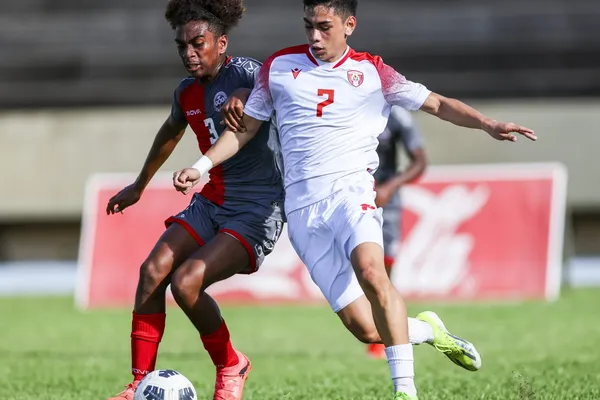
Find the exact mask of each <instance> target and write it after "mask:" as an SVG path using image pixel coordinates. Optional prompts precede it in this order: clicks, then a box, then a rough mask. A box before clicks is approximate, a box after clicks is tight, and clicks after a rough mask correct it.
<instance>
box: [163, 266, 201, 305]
mask: <svg viewBox="0 0 600 400" xmlns="http://www.w3.org/2000/svg"><path fill="white" fill-rule="evenodd" d="M203 270H204V268H203V264H198V262H196V264H195V265H194V266H193V267H192V266H191V265H188V264H185V263H184V264H183V265H182V266H181V267H180V268H178V269H177V270H176V271H175V272H174V273H173V276H172V277H171V292H172V293H173V297H174V298H175V300H176V301H177V302H178V303H179V302H180V301H181V300H184V301H185V300H186V299H188V298H190V297H196V296H198V294H199V293H200V292H202V291H203V287H202V277H203Z"/></svg>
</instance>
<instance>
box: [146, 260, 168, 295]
mask: <svg viewBox="0 0 600 400" xmlns="http://www.w3.org/2000/svg"><path fill="white" fill-rule="evenodd" d="M171 268H172V265H171V263H170V262H169V261H167V260H165V259H162V258H156V257H152V258H148V259H147V260H146V261H144V262H143V263H142V265H141V267H140V282H142V283H143V284H144V286H148V287H151V288H153V289H154V288H156V287H158V286H160V285H161V283H163V282H164V281H165V280H166V279H167V278H168V276H169V273H170V272H171Z"/></svg>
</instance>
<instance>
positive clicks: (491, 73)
mask: <svg viewBox="0 0 600 400" xmlns="http://www.w3.org/2000/svg"><path fill="white" fill-rule="evenodd" d="M165 3H166V1H164V0H119V1H117V0H103V1H96V0H19V1H12V0H8V1H6V0H5V1H2V2H0V262H17V261H32V260H44V261H48V260H53V261H56V260H58V261H64V262H67V263H73V262H74V261H75V259H76V257H77V248H78V241H79V229H80V221H81V207H82V201H83V189H84V183H85V180H86V179H87V177H88V176H89V175H90V174H91V173H95V172H137V171H138V169H139V168H140V167H141V164H142V162H143V160H144V157H145V154H146V152H147V150H148V149H149V147H150V144H151V142H152V139H153V136H154V134H155V132H156V130H157V129H158V127H159V126H160V124H161V123H162V121H163V120H164V119H165V118H166V117H167V115H168V112H169V107H170V101H171V99H172V94H173V89H174V88H175V87H176V86H177V84H178V82H179V81H180V80H181V78H183V77H184V74H185V72H184V70H183V68H182V67H181V66H180V62H179V60H178V57H177V55H176V51H175V46H174V44H173V33H172V31H171V30H170V28H169V27H168V25H167V23H166V22H165V21H164V18H163V11H164V10H163V9H164V5H165ZM246 4H247V8H248V11H247V14H246V16H245V17H244V20H243V21H242V23H241V25H240V26H239V27H238V28H237V29H236V30H235V31H233V32H232V34H231V35H230V38H231V45H230V54H232V55H246V56H253V57H256V58H258V59H260V60H264V59H265V58H266V57H267V56H268V55H270V54H271V53H273V52H274V51H276V50H278V49H280V48H282V47H287V46H289V45H293V44H298V43H303V42H304V37H303V25H302V20H301V17H302V6H301V2H300V1H299V0H247V1H246ZM598 21H600V2H598V1H597V0H595V1H589V0H575V1H566V0H561V1H556V0H528V1H526V2H523V1H513V0H484V1H475V0H444V1H434V0H421V1H415V0H368V1H366V0H363V1H362V2H361V5H360V9H359V26H358V30H357V31H356V33H355V36H353V37H352V38H351V41H350V43H351V45H352V46H353V47H354V48H355V49H356V50H368V51H370V52H372V53H377V54H380V55H381V56H383V58H384V60H385V61H386V62H387V63H388V64H390V65H392V66H394V67H395V68H396V69H398V70H399V71H401V72H402V73H403V74H405V75H406V76H407V77H408V78H410V79H411V80H415V81H420V82H422V83H424V84H426V85H427V86H428V87H429V88H430V89H432V90H434V91H437V92H441V93H443V94H445V95H449V96H456V97H459V98H461V99H464V100H467V101H468V102H469V103H471V104H473V105H474V106H476V107H478V108H480V109H481V110H482V111H484V112H485V113H487V114H489V115H490V116H493V117H495V118H498V119H511V120H514V122H517V123H520V124H524V125H527V126H531V127H533V128H534V129H536V131H537V133H538V135H539V137H540V140H539V142H537V143H535V144H534V143H525V142H524V141H521V142H520V143H518V144H516V145H508V144H498V143H495V142H492V141H490V140H488V139H487V138H486V137H484V134H482V133H478V132H475V131H459V129H458V128H454V127H451V126H448V125H447V124H442V123H440V122H438V121H436V120H434V119H433V118H431V117H428V116H425V115H418V116H417V121H418V123H419V126H420V127H421V129H422V131H423V133H424V134H425V137H426V140H427V142H426V144H427V149H428V151H429V155H430V159H431V162H432V163H433V164H463V163H488V162H494V163H496V162H513V161H515V162H516V161H560V162H563V163H564V164H565V165H566V166H567V167H568V170H569V179H570V181H569V194H568V200H569V201H568V207H569V211H568V223H567V236H566V237H567V241H566V242H567V247H566V249H567V251H566V255H567V261H570V260H572V259H573V260H581V259H583V258H585V259H595V257H600V184H599V178H598V176H599V172H600V157H598V155H597V149H598V148H600V135H599V134H598V132H597V131H598V126H600V24H598V23H597V22H598ZM197 155H198V153H197V147H196V144H195V139H194V138H193V137H192V135H190V134H188V135H186V137H185V139H184V141H183V142H182V144H181V145H180V146H179V148H178V149H177V151H176V153H175V154H174V156H173V157H172V159H171V160H170V161H169V162H168V163H167V165H166V166H165V168H166V169H171V170H172V169H175V168H177V167H181V166H184V165H187V164H188V163H189V162H190V161H192V160H194V159H195V158H196V157H197ZM507 206H510V205H507ZM572 257H575V258H572ZM567 264H568V263H567ZM1 268H2V267H0V270H1ZM596 268H598V269H597V271H599V272H600V266H596Z"/></svg>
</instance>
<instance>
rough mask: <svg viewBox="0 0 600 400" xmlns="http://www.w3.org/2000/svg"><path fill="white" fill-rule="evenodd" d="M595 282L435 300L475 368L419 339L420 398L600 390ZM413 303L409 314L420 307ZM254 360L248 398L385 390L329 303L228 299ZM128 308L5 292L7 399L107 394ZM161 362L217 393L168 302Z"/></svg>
mask: <svg viewBox="0 0 600 400" xmlns="http://www.w3.org/2000/svg"><path fill="white" fill-rule="evenodd" d="M599 307H600V290H577V291H565V292H564V294H563V298H562V299H561V300H560V301H559V302H557V303H554V304H544V303H527V304H515V305H502V306H498V305H453V306H430V307H427V308H433V309H435V310H436V311H438V313H439V314H440V316H442V318H444V320H445V322H446V323H447V325H448V327H449V328H450V330H451V331H453V332H455V333H457V334H459V335H462V336H465V337H466V338H468V339H470V340H472V341H473V342H474V343H475V344H477V346H478V348H479V350H480V352H481V354H482V356H483V368H482V370H481V371H479V372H475V373H472V372H467V371H464V370H461V369H460V368H458V367H456V366H455V365H454V364H452V363H451V362H450V361H448V360H447V359H446V358H445V357H444V356H442V355H441V354H438V353H437V352H436V351H435V350H434V349H433V348H431V347H430V346H427V345H423V346H420V347H417V348H416V349H415V359H416V381H417V387H418V389H419V398H420V399H422V400H433V399H600V349H599V347H598V345H597V342H598V337H600V322H599V320H598V316H600V311H599ZM424 308H425V307H424V306H416V305H413V306H411V307H410V313H411V314H412V315H414V314H415V313H416V312H418V311H420V310H422V309H424ZM223 312H224V315H225V318H226V319H227V322H228V325H229V327H230V330H231V332H232V336H233V340H234V344H235V345H236V346H237V347H238V348H240V349H242V350H244V351H245V352H246V353H247V354H248V355H249V356H250V358H251V359H252V361H253V365H254V370H253V372H252V374H251V375H250V379H249V380H248V383H247V385H246V391H245V396H244V399H246V400H250V399H254V400H275V399H278V400H279V399H286V400H292V399H361V400H367V399H390V398H391V384H390V380H389V378H388V374H389V372H388V367H387V363H386V362H385V361H374V360H369V359H367V358H366V357H365V353H364V347H363V346H362V345H360V344H359V343H357V342H355V341H354V339H353V338H352V337H351V336H350V335H349V334H348V333H346V332H345V330H344V329H343V328H342V326H341V324H340V323H339V322H338V320H337V319H336V317H335V316H334V315H333V314H332V313H331V312H330V311H329V309H327V308H325V307H286V308H283V307H282V308H279V307H262V308H250V307H245V308H225V309H224V310H223ZM129 329H130V313H129V311H128V310H116V311H115V310H111V311H94V312H89V313H80V312H78V311H76V310H75V309H74V307H73V302H72V299H67V298H59V299H55V298H47V299H21V298H14V299H10V298H9V299H0V400H13V399H14V400H17V399H18V400H33V399H35V400H42V399H56V400H58V399H65V400H66V399H78V400H81V399H86V400H92V399H106V398H107V397H108V396H109V395H113V394H114V393H116V392H117V391H118V389H119V388H120V387H121V385H123V384H125V383H127V382H128V380H129V379H130V375H129V372H128V371H129V332H130V331H129ZM158 367H159V368H171V369H176V370H179V371H180V372H182V373H183V374H184V375H186V376H187V377H188V378H190V379H191V380H192V382H193V383H194V384H195V385H196V388H197V390H198V395H199V399H201V400H203V399H210V398H211V397H210V395H211V394H212V385H213V374H214V370H213V367H212V365H211V364H210V362H209V360H208V357H207V355H206V354H205V353H204V350H203V348H202V345H201V343H200V340H199V339H198V336H197V334H196V333H195V331H194V330H193V328H192V327H191V325H190V324H189V323H188V322H187V320H185V317H184V315H183V314H182V313H181V312H180V311H179V310H178V309H176V308H173V309H170V310H169V313H168V318H167V331H166V334H165V338H164V340H163V343H162V346H161V351H160V354H159V361H158Z"/></svg>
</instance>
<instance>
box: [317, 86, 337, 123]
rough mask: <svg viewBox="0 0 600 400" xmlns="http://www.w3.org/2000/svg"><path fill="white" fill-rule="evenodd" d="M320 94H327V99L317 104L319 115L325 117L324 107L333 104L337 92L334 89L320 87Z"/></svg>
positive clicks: (318, 92)
mask: <svg viewBox="0 0 600 400" xmlns="http://www.w3.org/2000/svg"><path fill="white" fill-rule="evenodd" d="M317 94H318V95H319V96H327V100H325V101H322V102H320V103H319V104H317V117H319V118H322V117H323V109H324V108H325V107H327V106H329V105H332V104H333V101H334V94H335V92H334V91H333V90H332V89H319V90H318V91H317Z"/></svg>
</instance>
